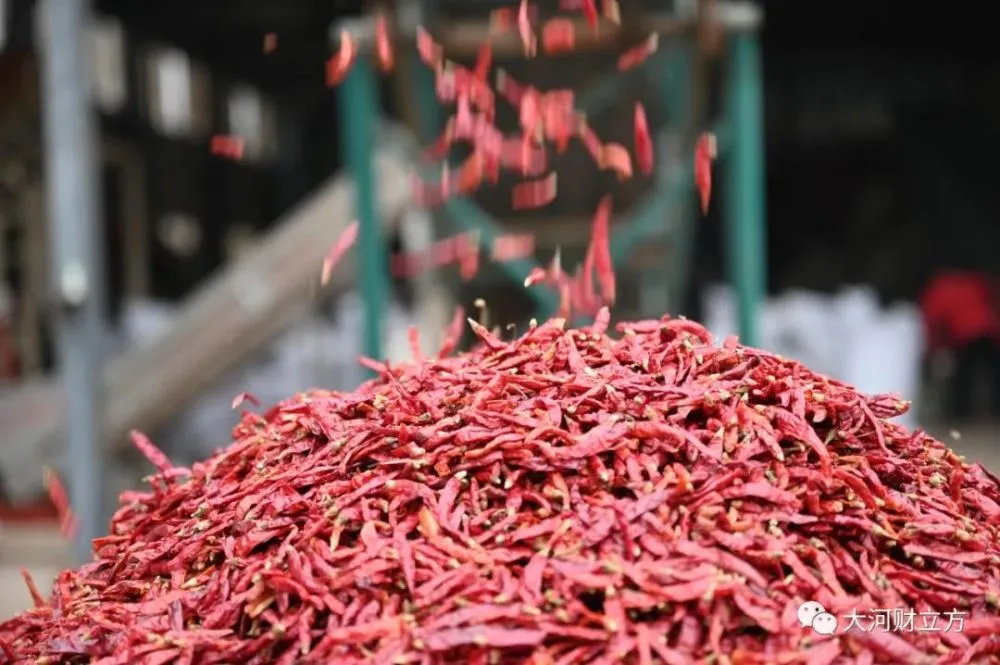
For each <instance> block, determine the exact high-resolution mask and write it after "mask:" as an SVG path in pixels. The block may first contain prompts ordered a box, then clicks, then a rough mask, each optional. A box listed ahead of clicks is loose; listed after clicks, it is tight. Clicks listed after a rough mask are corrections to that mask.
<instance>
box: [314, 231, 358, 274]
mask: <svg viewBox="0 0 1000 665" xmlns="http://www.w3.org/2000/svg"><path fill="white" fill-rule="evenodd" d="M357 239H358V223H357V221H354V222H351V223H350V224H348V225H347V228H345V229H344V230H343V231H342V232H341V234H340V237H339V238H337V242H335V243H334V244H333V246H332V247H331V248H330V251H329V252H328V253H327V255H326V258H325V259H323V270H322V272H321V273H320V283H321V284H323V285H326V284H327V283H328V282H329V281H330V277H331V276H332V275H333V269H334V267H336V265H337V264H338V263H339V262H340V259H341V258H343V256H344V254H346V253H347V250H349V249H350V248H351V247H352V246H354V242H355V241H356V240H357Z"/></svg>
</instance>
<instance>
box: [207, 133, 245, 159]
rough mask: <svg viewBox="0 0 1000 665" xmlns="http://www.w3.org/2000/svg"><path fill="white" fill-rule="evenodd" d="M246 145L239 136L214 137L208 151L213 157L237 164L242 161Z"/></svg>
mask: <svg viewBox="0 0 1000 665" xmlns="http://www.w3.org/2000/svg"><path fill="white" fill-rule="evenodd" d="M245 147H246V144H245V143H244V141H243V139H242V138H240V137H239V136H227V135H222V134H219V135H216V136H213V137H212V142H211V145H210V146H209V149H210V151H211V153H212V154H213V155H216V156H218V157H224V158H226V159H231V160H232V161H234V162H238V161H240V160H241V159H243V153H244V149H245Z"/></svg>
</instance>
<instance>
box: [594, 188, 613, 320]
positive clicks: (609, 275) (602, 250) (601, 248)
mask: <svg viewBox="0 0 1000 665" xmlns="http://www.w3.org/2000/svg"><path fill="white" fill-rule="evenodd" d="M610 225H611V197H610V196H605V197H604V198H602V199H601V202H600V203H599V204H598V206H597V212H596V213H594V227H593V231H592V234H591V238H592V239H591V242H592V243H593V246H594V269H595V270H596V272H597V281H598V283H599V284H600V285H601V298H602V299H603V300H604V304H606V305H612V304H614V302H615V295H616V285H615V270H614V265H613V263H612V260H611V234H610Z"/></svg>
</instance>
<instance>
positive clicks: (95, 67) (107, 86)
mask: <svg viewBox="0 0 1000 665" xmlns="http://www.w3.org/2000/svg"><path fill="white" fill-rule="evenodd" d="M86 48H87V50H88V53H87V56H88V59H89V62H90V67H91V74H90V76H91V94H92V95H93V97H94V100H95V101H96V102H97V104H98V106H100V107H101V109H102V110H104V111H108V112H110V113H114V112H115V111H119V110H121V108H122V106H124V105H125V102H126V101H128V83H127V81H126V77H125V33H124V31H123V30H122V25H121V23H120V22H118V21H117V20H116V19H114V18H110V17H101V18H94V19H93V20H92V21H91V24H90V29H89V31H88V33H87V42H86Z"/></svg>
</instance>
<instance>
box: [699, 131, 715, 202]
mask: <svg viewBox="0 0 1000 665" xmlns="http://www.w3.org/2000/svg"><path fill="white" fill-rule="evenodd" d="M715 151H716V141H715V135H714V134H709V133H704V134H702V135H701V136H699V137H698V141H697V143H696V144H695V148H694V183H695V187H697V189H698V197H699V202H700V203H701V214H703V215H707V214H708V204H709V202H710V201H711V198H712V160H714V159H715Z"/></svg>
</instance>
